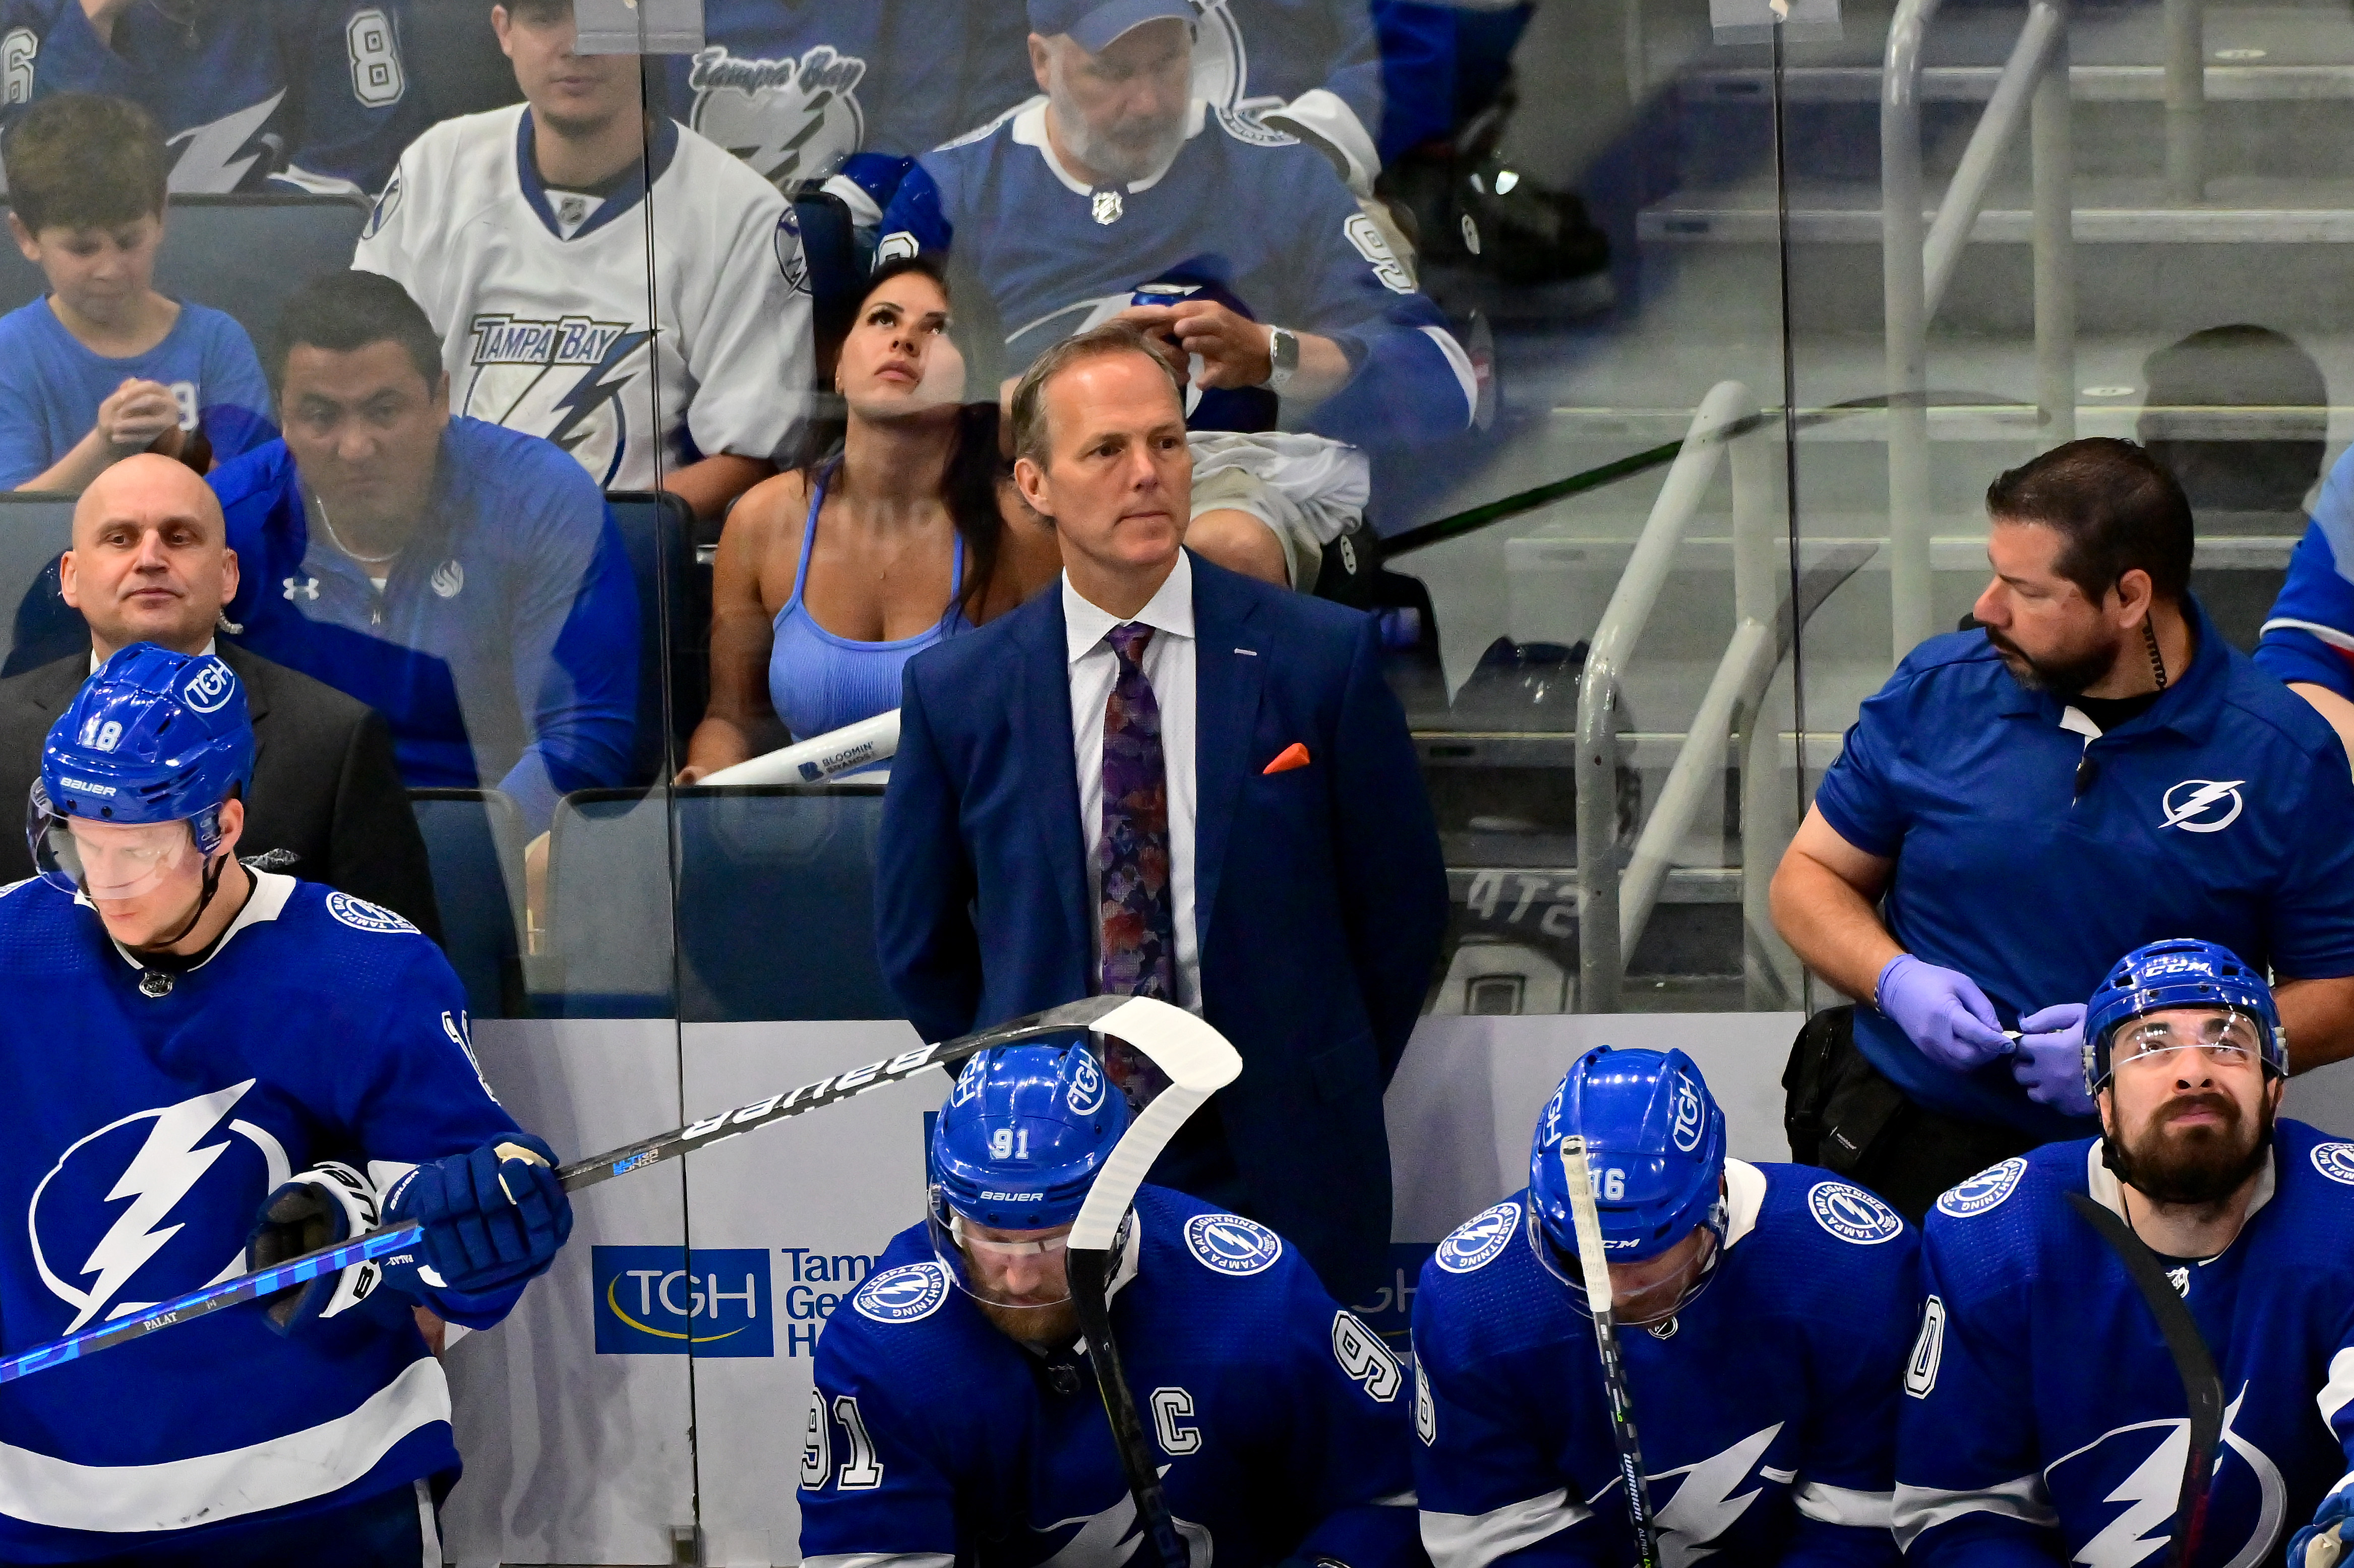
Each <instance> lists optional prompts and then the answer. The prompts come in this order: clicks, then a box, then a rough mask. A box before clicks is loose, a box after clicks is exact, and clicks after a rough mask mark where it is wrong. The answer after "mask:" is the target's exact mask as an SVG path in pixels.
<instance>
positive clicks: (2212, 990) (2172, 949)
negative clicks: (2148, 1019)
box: [2084, 937, 2288, 1091]
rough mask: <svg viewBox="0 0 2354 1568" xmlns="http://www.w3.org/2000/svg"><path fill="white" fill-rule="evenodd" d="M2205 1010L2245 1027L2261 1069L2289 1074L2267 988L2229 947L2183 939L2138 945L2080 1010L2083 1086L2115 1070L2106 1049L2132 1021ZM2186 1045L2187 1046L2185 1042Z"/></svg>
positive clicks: (2095, 1083)
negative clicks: (2235, 1019) (2180, 1010)
mask: <svg viewBox="0 0 2354 1568" xmlns="http://www.w3.org/2000/svg"><path fill="white" fill-rule="evenodd" d="M2186 1007H2187V1008H2211V1009H2213V1010H2215V1011H2216V1012H2218V1013H2219V1014H2222V1015H2225V1023H2224V1025H2223V1027H2224V1029H2225V1030H2226V1031H2227V1032H2229V1031H2232V1030H2233V1028H2234V1026H2233V1025H2232V1023H2231V1022H2230V1017H2231V1015H2236V1016H2237V1017H2238V1018H2239V1019H2241V1020H2243V1021H2244V1022H2243V1024H2241V1025H2238V1026H2237V1028H2238V1030H2239V1031H2240V1032H2243V1033H2245V1034H2246V1035H2248V1036H2250V1037H2252V1039H2253V1044H2254V1047H2255V1049H2256V1052H2257V1054H2258V1056H2259V1058H2260V1060H2261V1061H2262V1062H2263V1064H2264V1070H2265V1071H2266V1072H2268V1073H2271V1074H2273V1075H2274V1076H2276V1077H2283V1078H2285V1077H2286V1076H2288V1036H2287V1034H2286V1033H2285V1032H2284V1031H2283V1030H2282V1028H2281V1022H2280V1012H2279V1010H2278V1009H2276V1008H2275V1007H2274V1005H2273V992H2272V987H2270V986H2269V985H2267V984H2265V983H2264V976H2263V975H2262V974H2260V973H2259V972H2257V970H2256V969H2255V968H2254V967H2253V965H2250V964H2248V963H2246V962H2244V961H2243V960H2242V959H2241V958H2240V956H2239V955H2238V954H2237V953H2234V952H2232V949H2231V948H2226V947H2223V946H2221V945H2220V944H2218V943H2214V942H2202V941H2199V940H2197V939H2196V938H2189V937H2173V938H2167V939H2166V940H2164V941H2158V942H2151V943H2149V944H2147V946H2144V947H2139V948H2135V949H2134V950H2133V951H2132V952H2130V953H2127V954H2126V956H2125V957H2124V958H2122V959H2118V960H2117V961H2116V966H2115V968H2114V969H2110V970H2109V972H2108V975H2107V976H2106V978H2105V979H2104V980H2102V981H2101V984H2100V987H2099V989H2098V990H2096V991H2094V992H2093V1000H2092V1001H2089V1002H2087V1003H2086V1004H2085V1007H2084V1084H2085V1086H2086V1087H2087V1088H2089V1089H2093V1090H2096V1091H2097V1090H2098V1089H2099V1088H2100V1087H2101V1086H2102V1085H2104V1084H2105V1083H2107V1082H2108V1081H2109V1075H2111V1074H2112V1073H2114V1072H2115V1070H2116V1060H2115V1054H2113V1050H2112V1047H2113V1045H2114V1044H2115V1041H2116V1039H2117V1034H2118V1031H2119V1030H2121V1029H2123V1028H2124V1027H2125V1026H2126V1025H2127V1024H2130V1023H2131V1022H2133V1021H2134V1020H2135V1019H2137V1018H2141V1017H2145V1016H2147V1014H2149V1013H2153V1012H2166V1011H2168V1010H2169V1009H2173V1008H2186ZM2185 1043H2186V1044H2189V1042H2185Z"/></svg>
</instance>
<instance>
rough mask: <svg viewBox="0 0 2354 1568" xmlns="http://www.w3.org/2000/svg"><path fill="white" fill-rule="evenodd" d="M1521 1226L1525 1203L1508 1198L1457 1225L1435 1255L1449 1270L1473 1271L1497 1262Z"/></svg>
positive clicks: (1463, 1272)
mask: <svg viewBox="0 0 2354 1568" xmlns="http://www.w3.org/2000/svg"><path fill="white" fill-rule="evenodd" d="M1520 1228H1521V1206H1520V1205H1519V1204H1518V1203H1515V1202H1511V1200H1509V1199H1507V1200H1506V1201H1505V1202H1500V1203H1499V1204H1497V1205H1496V1206H1495V1207H1494V1208H1492V1209H1483V1210H1481V1211H1480V1212H1479V1213H1476V1214H1474V1215H1472V1216H1471V1217H1470V1218H1469V1219H1468V1220H1466V1221H1464V1222H1463V1223H1462V1224H1459V1225H1458V1226H1456V1227H1455V1229H1454V1230H1453V1231H1452V1232H1451V1233H1450V1234H1448V1235H1447V1239H1446V1240H1445V1241H1443V1242H1440V1243H1439V1244H1438V1251H1437V1253H1436V1254H1435V1256H1436V1257H1437V1259H1438V1266H1439V1267H1441V1268H1443V1269H1445V1270H1446V1271H1447V1273H1449V1274H1469V1273H1470V1272H1471V1271H1472V1270H1473V1269H1475V1268H1485V1267H1486V1266H1488V1265H1490V1264H1491V1263H1493V1262H1495V1261H1496V1259H1497V1258H1498V1257H1499V1256H1500V1255H1502V1253H1503V1251H1504V1249H1505V1248H1506V1247H1508V1246H1510V1245H1512V1237H1513V1236H1514V1235H1515V1234H1518V1233H1519V1231H1520Z"/></svg>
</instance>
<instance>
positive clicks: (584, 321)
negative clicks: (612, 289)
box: [459, 312, 653, 485]
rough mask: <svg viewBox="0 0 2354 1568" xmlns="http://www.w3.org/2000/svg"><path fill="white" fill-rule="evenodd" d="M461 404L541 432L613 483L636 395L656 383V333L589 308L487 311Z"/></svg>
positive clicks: (477, 324) (477, 323)
mask: <svg viewBox="0 0 2354 1568" xmlns="http://www.w3.org/2000/svg"><path fill="white" fill-rule="evenodd" d="M471 333H472V345H471V346H470V348H469V349H468V351H467V363H468V370H469V376H468V380H467V382H466V396H465V398H464V401H463V403H462V404H461V407H460V408H459V412H460V413H462V414H465V415H467V416H468V417H469V418H476V419H487V420H489V421H490V422H491V423H492V424H494V425H504V426H506V427H507V428H508V429H515V430H525V431H528V432H530V433H531V434H533V435H536V436H541V437H544V438H546V440H549V441H552V442H554V443H555V444H556V445H557V446H559V447H561V448H563V449H564V450H566V451H567V452H570V453H571V454H572V456H573V457H574V459H575V460H577V461H578V462H579V464H580V466H581V467H582V468H584V469H587V470H588V472H589V475H590V476H591V477H592V478H594V479H595V480H596V481H597V482H598V483H599V484H602V485H610V484H612V483H613V482H614V479H615V476H616V475H617V474H619V473H620V471H621V464H622V462H623V460H624V459H626V458H627V457H628V456H629V451H630V418H629V416H630V400H631V398H634V399H635V400H636V401H637V403H638V404H639V405H640V406H641V407H643V406H645V405H646V403H647V401H648V399H649V397H650V391H649V389H648V387H647V385H646V376H647V371H648V368H649V366H651V365H652V357H653V350H652V347H651V346H650V345H651V344H652V342H653V334H652V333H651V332H647V331H644V330H642V329H640V328H638V327H635V326H633V325H632V324H631V323H628V322H619V321H598V320H595V319H593V318H591V317H588V316H586V315H578V316H565V317H563V318H561V319H559V320H556V321H548V320H545V319H531V318H527V317H524V316H516V315H510V314H507V313H503V312H502V313H487V312H486V313H483V314H481V315H478V316H476V317H475V318H474V319H473V322H472V325H471Z"/></svg>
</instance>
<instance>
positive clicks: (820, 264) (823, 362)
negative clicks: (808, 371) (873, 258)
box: [792, 180, 868, 387]
mask: <svg viewBox="0 0 2354 1568" xmlns="http://www.w3.org/2000/svg"><path fill="white" fill-rule="evenodd" d="M792 203H793V217H794V218H795V220H796V221H798V222H799V223H800V225H801V256H802V258H803V259H804V260H806V261H807V262H808V264H809V287H810V317H811V329H812V331H813V332H814V334H815V335H816V339H817V353H816V355H815V360H816V372H817V385H818V386H820V387H831V386H832V385H833V360H834V356H835V355H838V354H840V353H841V352H842V340H843V337H845V336H847V335H848V334H849V332H850V321H851V317H852V316H853V315H854V314H856V313H857V310H858V299H859V295H860V294H861V292H863V291H864V289H865V286H866V274H867V270H868V268H867V258H866V256H865V255H864V254H863V253H862V251H861V249H860V248H859V244H858V232H857V227H856V225H855V224H854V223H853V222H852V220H851V217H850V205H849V203H847V202H845V201H843V199H842V198H841V197H840V196H835V195H833V194H832V192H830V191H828V190H827V189H826V188H825V186H824V185H823V184H822V183H821V182H819V181H816V180H804V181H802V182H801V184H800V185H795V186H794V187H793V189H792Z"/></svg>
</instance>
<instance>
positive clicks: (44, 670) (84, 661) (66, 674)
mask: <svg viewBox="0 0 2354 1568" xmlns="http://www.w3.org/2000/svg"><path fill="white" fill-rule="evenodd" d="M89 679H90V654H89V653H88V652H80V653H75V654H71V655H69V656H68V657H66V658H63V659H59V660H57V661H55V662H51V663H48V664H44V665H42V666H41V667H40V669H39V670H38V671H37V672H35V679H33V680H31V681H29V682H27V683H26V692H25V694H26V695H27V697H29V698H30V699H31V700H32V704H33V705H34V706H35V707H37V708H38V709H40V710H41V711H42V712H43V713H45V714H47V715H49V719H50V722H51V723H55V722H56V720H57V716H58V715H59V714H61V713H63V712H65V711H66V705H67V704H68V703H69V702H72V701H73V698H74V694H75V693H76V692H79V691H80V690H81V683H83V682H84V681H87V680H89Z"/></svg>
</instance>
